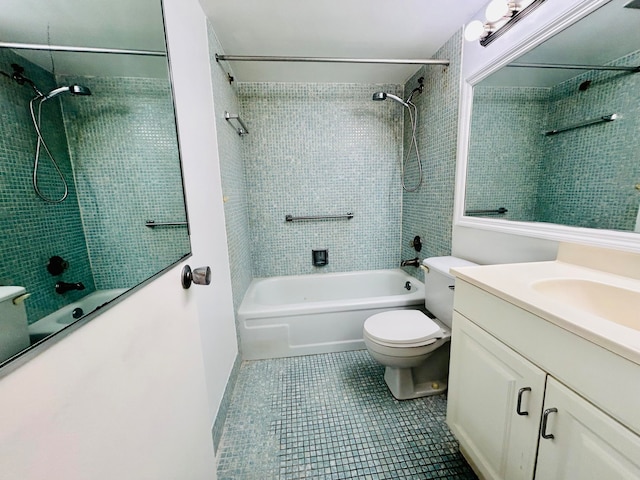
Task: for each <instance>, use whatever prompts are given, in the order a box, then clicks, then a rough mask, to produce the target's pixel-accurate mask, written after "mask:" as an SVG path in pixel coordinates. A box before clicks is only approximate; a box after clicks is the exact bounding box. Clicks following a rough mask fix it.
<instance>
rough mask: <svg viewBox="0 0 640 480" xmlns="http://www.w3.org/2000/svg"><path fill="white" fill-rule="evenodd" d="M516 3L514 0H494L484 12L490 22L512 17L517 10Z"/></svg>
mask: <svg viewBox="0 0 640 480" xmlns="http://www.w3.org/2000/svg"><path fill="white" fill-rule="evenodd" d="M515 8H516V5H515V3H513V2H506V1H505V0H493V1H492V2H491V3H490V4H489V5H487V9H486V10H485V12H484V14H485V16H486V17H487V21H488V22H490V23H493V22H497V21H498V20H500V19H502V18H505V17H510V16H511V15H512V14H513V11H514V10H515Z"/></svg>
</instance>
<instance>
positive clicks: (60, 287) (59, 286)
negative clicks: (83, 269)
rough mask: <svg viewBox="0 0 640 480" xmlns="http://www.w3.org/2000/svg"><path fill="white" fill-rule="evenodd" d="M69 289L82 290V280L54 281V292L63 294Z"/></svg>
mask: <svg viewBox="0 0 640 480" xmlns="http://www.w3.org/2000/svg"><path fill="white" fill-rule="evenodd" d="M70 290H84V284H83V283H82V282H78V283H67V282H58V283H56V293H59V294H61V295H62V294H63V293H66V292H68V291H70Z"/></svg>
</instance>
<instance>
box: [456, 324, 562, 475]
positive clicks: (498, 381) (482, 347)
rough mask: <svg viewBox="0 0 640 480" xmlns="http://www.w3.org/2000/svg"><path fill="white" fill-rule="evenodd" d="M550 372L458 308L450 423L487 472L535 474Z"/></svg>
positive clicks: (471, 457)
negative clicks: (478, 324)
mask: <svg viewBox="0 0 640 480" xmlns="http://www.w3.org/2000/svg"><path fill="white" fill-rule="evenodd" d="M545 377H546V374H545V372H543V371H542V370H540V369H539V368H537V367H536V366H534V365H533V364H532V363H530V362H529V361H528V360H526V359H525V358H523V357H522V356H520V355H519V354H517V353H516V352H514V351H513V350H511V349H510V348H509V347H507V346H506V345H504V344H503V343H502V342H500V341H498V340H497V339H496V338H495V337H493V336H491V335H489V334H488V333H487V332H485V331H484V330H482V329H481V328H479V327H478V326H476V325H475V324H473V323H472V322H470V321H469V320H468V319H466V318H465V317H463V316H462V315H460V314H459V313H457V312H454V318H453V333H452V341H451V370H450V374H449V398H448V407H447V423H448V425H449V427H450V428H451V431H452V432H453V434H454V435H455V437H456V438H457V439H458V441H459V442H460V446H461V449H462V450H463V453H464V454H465V456H466V457H467V458H468V460H469V461H470V462H471V463H472V464H473V465H474V466H475V467H476V468H477V469H478V470H479V471H480V473H482V475H483V476H485V477H486V478H491V479H499V478H502V479H509V480H517V479H531V478H533V474H534V465H535V455H536V444H537V440H538V430H539V425H540V416H541V408H542V402H543V398H544V387H545ZM548 478H551V477H548Z"/></svg>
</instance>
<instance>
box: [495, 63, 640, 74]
mask: <svg viewBox="0 0 640 480" xmlns="http://www.w3.org/2000/svg"><path fill="white" fill-rule="evenodd" d="M507 67H521V68H559V69H564V70H618V71H623V72H640V66H638V67H633V66H614V65H571V64H561V63H509V64H507Z"/></svg>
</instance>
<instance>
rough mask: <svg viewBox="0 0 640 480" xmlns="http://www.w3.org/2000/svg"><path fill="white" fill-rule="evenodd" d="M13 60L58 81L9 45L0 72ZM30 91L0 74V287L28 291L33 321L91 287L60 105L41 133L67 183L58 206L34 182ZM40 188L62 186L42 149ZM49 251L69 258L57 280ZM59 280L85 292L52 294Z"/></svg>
mask: <svg viewBox="0 0 640 480" xmlns="http://www.w3.org/2000/svg"><path fill="white" fill-rule="evenodd" d="M12 63H17V64H20V65H22V66H23V67H24V68H25V73H24V75H25V76H27V77H29V78H31V79H32V80H33V81H34V82H35V83H36V84H37V85H38V88H40V90H43V91H49V90H50V89H52V88H54V86H56V82H55V80H54V78H53V76H52V75H51V74H50V73H48V72H47V71H45V70H43V69H42V68H40V67H38V66H36V65H34V64H33V63H31V62H28V61H27V60H25V59H24V58H23V57H20V56H18V55H16V54H15V53H13V52H11V51H9V50H8V49H0V70H1V71H3V72H5V73H9V74H11V72H12V70H11V66H10V65H11V64H12ZM34 96H35V93H34V92H33V90H32V89H31V88H30V87H29V86H28V85H26V84H25V85H22V86H21V85H18V84H17V83H16V82H14V81H12V80H10V79H9V78H7V77H5V76H4V75H0V125H1V129H2V134H1V135H0V184H1V187H0V203H1V204H2V212H3V213H2V214H1V215H0V230H1V231H2V239H3V240H2V242H0V256H1V258H2V261H1V262H0V285H20V286H24V287H25V288H26V289H27V291H28V292H29V293H31V297H30V298H29V299H28V300H27V301H26V302H25V306H26V309H27V316H28V319H29V322H30V323H32V322H34V321H36V320H38V319H39V318H41V317H43V316H45V315H48V314H49V313H51V312H53V311H55V310H57V309H58V308H60V307H62V306H64V305H66V304H67V303H68V302H69V301H70V300H76V299H78V298H80V297H82V296H84V295H86V294H87V293H90V292H91V291H93V290H94V284H93V277H92V274H91V269H90V265H89V258H88V256H87V246H86V244H85V238H84V234H83V231H82V222H81V218H80V210H79V208H78V199H77V196H76V190H75V186H74V183H73V172H72V170H71V163H70V160H69V153H68V148H67V141H66V138H65V132H64V128H62V115H61V112H60V103H59V101H58V100H56V99H53V100H49V101H47V102H46V103H45V104H44V106H43V109H42V131H43V134H44V136H45V137H46V139H47V144H48V145H49V147H50V148H51V151H52V153H53V155H54V157H55V159H56V161H57V162H58V165H59V167H60V169H61V170H62V173H63V174H64V176H65V178H66V180H67V183H68V185H69V196H68V198H67V199H66V200H65V201H64V202H62V203H60V204H55V205H54V204H49V203H45V202H44V201H43V200H41V199H40V198H38V197H37V196H36V194H35V193H34V190H33V187H32V185H31V178H32V173H33V162H34V156H35V147H36V133H35V131H34V128H33V124H32V123H31V119H30V114H29V100H30V99H31V98H33V97H34ZM38 185H39V186H40V189H41V190H42V191H43V193H45V194H46V195H47V196H49V197H52V198H59V197H60V196H61V194H62V193H63V191H64V190H63V188H62V183H61V180H60V178H59V177H58V175H57V173H56V172H55V170H54V169H53V167H52V164H51V162H50V161H49V159H48V157H47V156H46V154H41V157H40V168H39V174H38ZM34 232H37V234H34ZM53 255H59V256H61V257H62V258H64V259H65V260H67V261H68V262H69V268H68V270H67V271H65V272H64V273H63V274H62V275H61V276H58V277H53V276H51V274H49V272H48V271H47V269H46V266H47V263H48V260H49V258H50V257H51V256H53ZM58 280H64V281H67V282H82V283H84V285H85V287H86V289H85V290H83V291H81V292H78V291H73V292H68V293H65V294H64V295H60V294H57V293H55V291H54V285H55V283H56V282H57V281H58Z"/></svg>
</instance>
